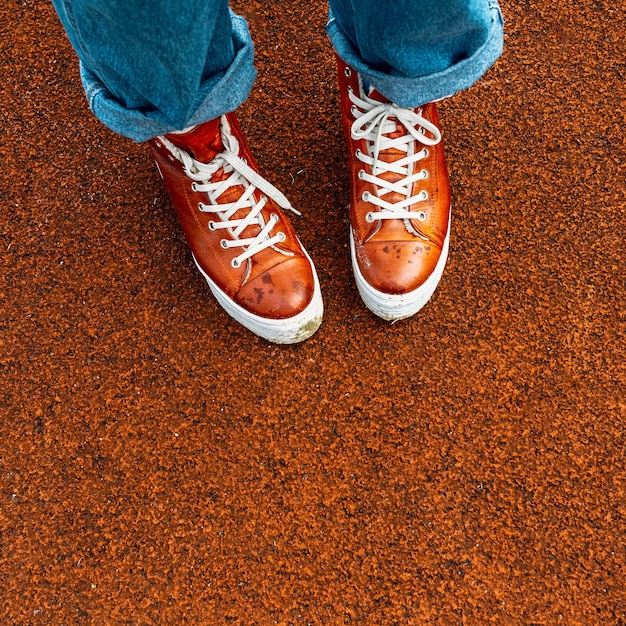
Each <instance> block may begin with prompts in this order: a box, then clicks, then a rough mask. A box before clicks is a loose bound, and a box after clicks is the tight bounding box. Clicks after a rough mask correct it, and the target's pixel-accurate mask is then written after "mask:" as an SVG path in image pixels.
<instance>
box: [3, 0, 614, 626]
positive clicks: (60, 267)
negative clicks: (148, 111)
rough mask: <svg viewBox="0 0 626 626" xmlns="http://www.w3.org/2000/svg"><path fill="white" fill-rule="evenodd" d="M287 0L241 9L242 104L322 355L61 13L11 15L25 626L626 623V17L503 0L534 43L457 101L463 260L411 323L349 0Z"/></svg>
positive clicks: (17, 534) (12, 586)
mask: <svg viewBox="0 0 626 626" xmlns="http://www.w3.org/2000/svg"><path fill="white" fill-rule="evenodd" d="M279 4H280V5H281V8H278V5H277V3H272V2H267V1H260V0H257V1H255V2H245V3H244V2H243V1H242V0H239V1H238V2H237V3H236V5H235V8H237V9H238V10H240V11H242V12H243V13H244V14H245V15H246V16H247V17H248V18H249V21H250V26H251V29H252V31H253V34H254V37H255V41H256V46H257V66H258V69H259V79H258V81H257V84H256V88H255V91H254V93H253V95H252V97H251V99H250V100H249V101H248V102H247V103H246V104H245V106H244V107H243V108H242V111H241V121H242V125H243V126H244V128H245V130H246V132H247V135H248V138H249V140H250V143H251V145H252V146H253V149H254V151H255V154H256V157H257V160H258V161H259V162H260V163H261V164H262V169H263V172H264V174H265V175H266V176H267V177H268V178H269V179H270V181H271V182H273V183H274V184H276V185H277V186H279V187H281V188H282V189H285V190H286V191H287V193H288V195H289V197H290V199H291V200H292V202H293V204H294V205H295V206H296V207H298V208H300V209H301V210H302V211H303V213H304V217H303V218H301V219H299V220H296V225H297V227H298V230H299V232H300V233H301V237H302V239H303V241H304V243H305V245H306V246H307V248H308V249H309V251H310V252H311V254H312V256H313V257H314V260H315V262H316V265H317V267H318V269H319V273H320V278H321V282H322V287H323V290H324V293H325V297H326V318H325V323H324V325H323V326H322V329H321V330H320V332H319V333H318V334H317V335H316V336H315V337H314V338H313V339H311V340H310V341H308V342H306V343H304V344H302V345H298V346H295V347H276V346H272V345H268V344H266V343H264V342H263V341H262V340H260V339H257V338H255V337H254V336H252V335H250V334H249V333H248V332H247V331H245V330H244V329H242V328H241V327H239V326H238V325H237V324H236V323H234V322H232V321H231V320H230V319H229V318H228V317H227V316H226V315H225V314H224V313H223V312H222V311H221V310H220V309H219V307H218V306H217V305H216V303H215V302H214V300H213V299H212V298H211V297H210V294H209V290H208V288H207V287H206V285H205V284H204V282H203V280H202V279H201V278H200V276H199V275H198V273H197V272H196V271H195V269H194V267H193V262H192V259H191V256H190V253H189V251H188V249H187V247H186V245H185V242H184V239H183V236H182V234H181V231H180V230H179V228H178V225H177V223H176V219H175V217H174V214H173V211H172V210H171V207H170V206H169V202H168V199H167V196H166V194H165V191H164V189H163V187H162V186H161V182H160V179H159V177H158V174H157V172H156V169H155V167H154V164H153V163H152V162H151V158H150V156H149V154H148V151H147V149H146V148H145V146H139V145H135V144H132V143H131V142H129V141H128V140H126V139H123V138H120V137H117V136H115V135H114V134H112V133H111V132H110V131H108V130H107V129H106V128H104V127H103V126H102V125H100V124H99V122H97V121H96V120H95V119H94V118H93V117H92V116H91V115H90V113H89V112H88V110H87V107H86V104H85V100H84V97H83V94H82V90H81V87H80V84H79V79H78V71H77V67H76V62H75V58H74V56H73V53H72V51H71V49H70V47H69V44H68V43H67V41H66V39H65V37H64V34H63V32H62V30H61V27H60V24H59V23H58V21H57V19H56V16H55V15H54V13H53V10H52V8H51V6H50V5H49V4H48V3H47V2H35V1H34V0H21V1H19V2H18V1H17V0H8V1H7V2H5V3H3V5H2V7H0V49H1V53H0V65H1V67H2V80H1V81H0V83H1V84H0V168H1V170H0V171H1V176H2V180H1V181H0V182H1V185H0V202H1V211H0V251H1V256H0V264H1V269H0V303H1V304H0V375H1V377H2V379H1V381H0V382H1V384H0V412H1V414H2V417H1V419H0V484H1V487H2V489H1V491H0V580H1V581H2V582H1V583H0V623H1V624H7V625H14V624H19V625H22V624H24V625H31V624H32V625H34V626H39V625H48V624H51V625H55V626H56V625H70V624H95V625H101V624H120V625H122V624H124V625H147V624H159V625H160V624H165V625H178V624H207V625H221V624H242V625H245V626H251V625H257V624H258V625H259V626H264V625H270V624H278V625H281V626H286V625H292V624H293V625H296V626H298V625H308V624H315V625H317V624H322V625H334V624H359V625H370V624H372V625H388V624H389V625H391V624H397V625H401V626H404V625H413V624H428V625H430V624H441V625H445V626H456V625H461V624H470V625H482V624H497V625H509V624H510V625H525V626H530V625H552V624H564V625H578V624H580V625H595V624H602V625H613V624H626V590H625V589H626V573H625V572H626V554H625V551H626V548H625V544H626V537H625V532H626V493H625V491H626V458H625V444H626V441H625V439H626V435H625V433H624V421H625V419H626V415H625V413H626V411H625V400H624V396H625V373H624V372H625V369H624V366H625V359H624V350H625V345H624V343H625V342H624V322H625V319H624V317H625V315H624V313H625V295H626V285H625V274H626V272H625V263H624V261H625V253H624V249H623V236H624V209H625V204H626V191H625V187H626V183H625V170H624V163H625V158H624V156H625V154H624V146H625V143H626V142H625V136H624V135H625V132H624V128H625V126H626V118H625V117H624V110H625V109H626V107H625V101H626V95H625V87H624V74H625V63H624V50H625V48H626V35H625V33H626V16H625V13H624V8H623V6H622V5H621V4H620V3H615V2H609V0H597V1H595V0H594V2H587V3H581V2H566V1H565V0H549V1H548V2H547V3H546V2H540V1H539V0H530V1H529V2H521V3H520V2H511V1H510V0H504V2H503V7H502V8H503V11H504V14H505V18H506V20H507V27H506V28H507V30H506V32H507V36H506V44H505V45H506V50H505V54H504V55H503V57H502V58H501V60H500V61H499V62H498V64H497V65H496V66H495V67H494V68H492V69H491V70H490V71H489V73H488V74H487V75H486V76H485V78H484V80H483V81H482V82H481V83H480V84H479V85H477V86H475V87H474V88H472V89H471V90H469V91H467V92H465V93H463V94H460V95H458V96H456V97H455V98H453V99H450V100H447V101H445V102H443V103H442V105H441V107H440V112H441V117H442V123H443V127H444V132H445V141H446V149H447V155H448V163H449V167H450V172H451V182H452V187H453V196H454V198H453V202H454V218H453V235H452V241H451V256H450V260H449V262H448V267H447V269H446V272H445V274H444V277H443V280H442V282H441V285H440V287H439V289H438V291H437V293H436V295H435V296H434V298H433V300H432V302H431V303H430V304H429V305H428V306H427V307H426V308H425V309H424V310H423V311H422V312H421V313H420V314H419V315H418V316H417V317H415V318H413V319H411V320H409V321H405V322H399V323H397V324H394V325H389V324H387V323H385V322H382V321H381V320H378V319H376V318H375V317H374V316H373V315H371V314H370V313H369V312H368V311H367V310H366V309H365V308H364V307H363V305H362V304H361V303H360V301H359V298H358V296H357V293H356V289H355V285H354V281H353V279H352V274H351V269H350V265H349V259H348V249H347V245H346V244H347V220H346V212H345V206H346V203H347V199H348V187H347V172H346V169H345V163H344V145H343V137H342V135H341V131H340V128H339V116H338V94H337V88H336V85H335V77H334V72H335V68H334V61H333V57H332V53H331V49H330V47H329V44H328V42H327V40H326V38H325V35H324V33H323V25H324V21H325V10H326V9H325V6H324V3H323V2H322V1H321V0H315V1H314V2H307V3H304V2H295V1H294V0H285V2H282V3H279ZM296 22H301V23H302V28H303V36H301V37H300V38H299V39H298V43H297V46H296V47H295V49H293V47H292V46H293V40H294V35H293V31H292V27H293V24H294V23H296ZM303 59H306V61H302V60H303Z"/></svg>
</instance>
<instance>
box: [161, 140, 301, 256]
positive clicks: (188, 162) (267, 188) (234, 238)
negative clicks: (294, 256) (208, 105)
mask: <svg viewBox="0 0 626 626" xmlns="http://www.w3.org/2000/svg"><path fill="white" fill-rule="evenodd" d="M160 139H161V140H162V141H163V143H164V144H165V146H166V147H167V149H168V150H169V151H170V152H171V153H172V154H173V155H174V157H176V158H177V159H178V160H179V161H180V162H181V163H182V164H183V168H184V170H185V173H186V174H187V176H189V178H191V179H192V180H193V181H194V183H192V188H193V190H194V191H199V192H203V193H206V194H207V196H208V198H209V201H210V204H204V203H200V205H199V209H200V210H201V211H202V212H204V213H212V214H215V215H216V217H217V220H215V221H210V222H209V228H210V229H211V230H221V229H226V230H227V231H228V233H229V234H230V236H231V239H222V241H221V246H222V247H223V248H225V249H227V248H235V247H241V248H243V252H241V254H239V255H237V256H236V257H234V258H233V260H232V265H233V267H235V268H238V267H240V266H241V264H242V263H243V262H244V261H245V260H246V259H248V258H250V257H252V256H254V255H255V254H257V253H259V252H261V250H265V249H266V248H269V247H270V246H273V245H274V244H276V243H280V242H282V241H285V234H284V233H283V232H278V233H276V234H272V232H271V231H272V229H273V228H274V226H275V225H276V224H277V223H278V221H279V218H278V215H276V214H275V213H272V215H271V216H270V219H269V220H268V221H267V222H266V221H265V219H264V217H263V214H262V210H263V207H264V206H265V205H266V204H267V198H268V197H269V198H271V199H272V200H273V201H274V202H275V203H276V204H277V205H278V206H279V207H281V208H282V209H285V210H289V211H292V212H293V213H295V214H296V215H301V213H300V212H299V211H297V210H296V209H294V208H293V207H292V206H291V203H290V202H289V200H287V198H286V197H285V196H284V194H282V193H281V192H280V191H279V190H278V189H276V187H274V186H273V185H272V184H271V183H269V182H268V181H267V180H265V179H264V178H263V177H262V176H261V175H260V174H259V173H258V172H256V171H255V170H254V169H252V168H251V167H250V166H249V165H248V164H247V163H246V162H245V161H244V160H243V159H242V158H241V157H239V156H237V154H238V152H239V142H238V141H237V139H236V138H235V137H233V135H232V134H230V133H223V134H222V141H223V142H224V148H225V149H224V151H223V152H220V153H219V154H217V155H216V156H215V157H214V158H213V160H212V161H211V162H210V163H201V162H200V161H196V160H195V159H194V158H193V157H192V156H191V155H190V154H188V153H187V152H185V151H184V150H181V149H180V148H178V146H175V145H174V144H173V143H172V142H171V141H168V139H167V138H165V137H161V138H160ZM222 168H223V171H224V174H230V176H228V177H227V178H225V179H224V180H221V181H218V182H211V178H212V176H213V175H214V174H215V173H216V172H217V171H219V170H220V169H222ZM237 186H241V187H243V190H244V191H243V193H242V194H241V196H239V198H238V199H237V201H236V202H229V203H222V204H219V203H218V199H219V197H220V196H221V195H222V194H223V193H224V192H225V191H227V190H228V189H230V188H231V187H237ZM257 189H258V190H259V191H260V192H261V193H262V194H264V195H261V198H260V200H259V201H258V202H257V201H256V200H255V198H254V193H255V191H256V190H257ZM266 196H267V197H266ZM241 209H249V211H248V213H247V214H246V215H245V217H242V218H238V219H232V218H233V216H234V215H235V213H237V211H240V210H241ZM253 225H258V226H259V227H260V231H259V232H258V233H257V235H256V236H254V237H248V238H245V239H240V238H239V237H240V235H241V234H242V233H243V231H244V230H245V229H246V228H248V226H253Z"/></svg>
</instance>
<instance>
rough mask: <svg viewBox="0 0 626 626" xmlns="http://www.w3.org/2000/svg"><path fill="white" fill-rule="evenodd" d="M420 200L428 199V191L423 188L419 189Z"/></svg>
mask: <svg viewBox="0 0 626 626" xmlns="http://www.w3.org/2000/svg"><path fill="white" fill-rule="evenodd" d="M420 196H421V200H428V192H427V191H426V190H425V189H422V191H420Z"/></svg>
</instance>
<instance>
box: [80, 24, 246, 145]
mask: <svg viewBox="0 0 626 626" xmlns="http://www.w3.org/2000/svg"><path fill="white" fill-rule="evenodd" d="M231 20H232V24H233V41H234V45H235V50H236V54H235V58H234V60H233V62H232V64H231V65H230V67H229V68H228V69H227V70H226V72H224V73H222V74H219V75H218V76H214V77H212V78H211V79H209V80H207V81H206V82H205V83H204V84H203V85H201V87H200V93H201V94H202V100H201V102H200V104H199V105H198V107H197V108H196V109H195V112H194V113H193V115H192V116H191V117H190V118H189V119H188V120H186V121H185V123H184V124H175V123H173V122H172V121H171V120H168V119H167V118H166V117H165V116H164V115H163V114H162V113H161V112H160V111H158V110H157V109H153V110H147V111H144V110H140V109H127V108H125V107H124V106H123V105H122V104H121V103H120V102H118V101H117V100H115V98H114V97H113V96H112V94H111V93H110V92H109V91H108V90H107V88H106V87H105V86H104V84H103V83H102V82H101V81H100V80H99V79H98V77H97V76H96V75H95V74H93V72H91V71H90V70H89V69H88V68H87V67H86V66H85V65H84V64H83V63H81V64H80V75H81V79H82V82H83V87H84V89H85V94H86V96H87V101H88V103H89V108H90V109H91V110H92V112H93V113H94V115H95V116H96V117H97V118H98V119H99V120H100V121H101V122H102V123H103V124H104V125H105V126H107V127H108V128H110V129H111V130H113V131H114V132H116V133H119V134H120V135H124V136H126V137H129V138H130V139H132V140H133V141H136V142H143V141H147V140H148V139H152V138H154V137H157V136H158V135H163V134H164V133H168V132H172V131H176V130H182V129H183V128H185V127H189V126H194V125H196V124H201V123H202V122H206V121H208V120H212V119H215V118H216V117H219V116H220V115H223V114H224V113H229V112H230V111H234V110H235V109H236V108H237V107H238V106H239V105H240V104H241V103H242V102H244V100H246V98H247V97H248V95H249V94H250V90H251V89H252V84H253V83H254V79H255V76H256V70H255V69H254V65H253V56H254V54H253V44H252V38H251V37H250V33H249V31H248V26H247V24H246V21H245V19H244V18H243V17H241V16H238V15H235V14H234V13H232V12H231Z"/></svg>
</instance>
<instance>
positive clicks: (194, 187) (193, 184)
mask: <svg viewBox="0 0 626 626" xmlns="http://www.w3.org/2000/svg"><path fill="white" fill-rule="evenodd" d="M191 191H195V192H197V191H198V186H197V185H196V183H195V182H193V183H191Z"/></svg>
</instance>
